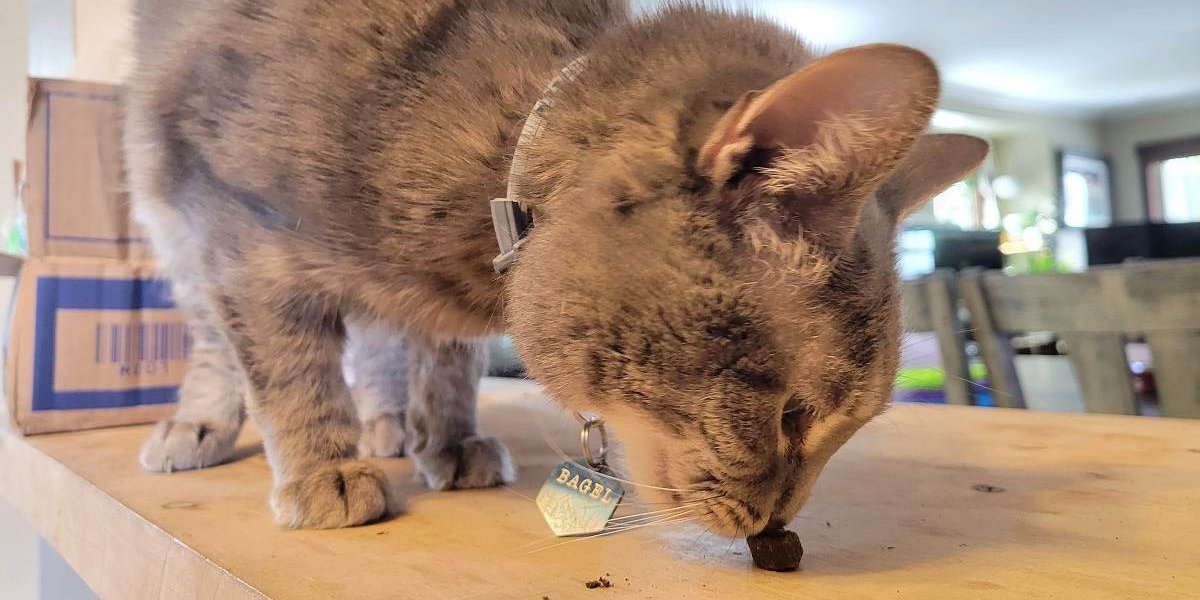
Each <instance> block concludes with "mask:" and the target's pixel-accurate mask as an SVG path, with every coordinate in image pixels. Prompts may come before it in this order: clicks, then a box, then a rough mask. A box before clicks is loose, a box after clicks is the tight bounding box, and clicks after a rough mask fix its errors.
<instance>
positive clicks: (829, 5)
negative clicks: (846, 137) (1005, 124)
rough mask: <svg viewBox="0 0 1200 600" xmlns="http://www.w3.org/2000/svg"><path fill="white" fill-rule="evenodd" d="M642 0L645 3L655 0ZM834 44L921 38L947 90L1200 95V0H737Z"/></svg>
mask: <svg viewBox="0 0 1200 600" xmlns="http://www.w3.org/2000/svg"><path fill="white" fill-rule="evenodd" d="M654 3H655V2H654V0H648V2H647V4H651V5H652V4H654ZM737 4H740V5H744V6H750V7H752V8H753V9H754V10H756V11H759V12H761V13H763V14H766V15H769V16H771V17H773V18H775V19H777V20H779V21H780V22H781V23H783V24H785V25H787V26H789V27H791V28H794V29H796V30H797V31H799V32H800V33H802V34H803V35H804V36H805V37H807V38H808V39H809V40H811V41H812V42H813V43H814V45H816V46H818V47H820V48H825V49H836V48H842V47H846V46H853V45H857V44H866V43H873V42H895V43H902V44H907V45H910V46H914V47H916V48H920V49H921V50H924V51H925V52H927V53H929V54H930V55H931V56H933V57H934V59H936V60H937V61H938V63H939V65H940V67H941V69H942V76H943V80H944V82H945V89H946V94H945V95H946V98H947V99H948V100H950V101H952V102H956V103H966V104H970V105H975V106H982V107H987V108H995V109H1002V110H1021V111H1030V112H1042V113H1052V114H1071V115H1076V116H1085V117H1095V116H1100V115H1105V114H1111V113H1120V112H1127V111H1145V110H1148V109H1149V108H1151V107H1158V106H1162V105H1176V104H1180V105H1181V104H1197V105H1200V0H812V1H809V0H742V1H741V2H737Z"/></svg>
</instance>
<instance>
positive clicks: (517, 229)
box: [491, 56, 585, 273]
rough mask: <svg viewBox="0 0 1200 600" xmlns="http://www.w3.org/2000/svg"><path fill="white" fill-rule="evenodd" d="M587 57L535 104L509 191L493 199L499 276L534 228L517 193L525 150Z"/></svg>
mask: <svg viewBox="0 0 1200 600" xmlns="http://www.w3.org/2000/svg"><path fill="white" fill-rule="evenodd" d="M584 59H585V57H583V56H581V57H579V58H576V59H575V60H573V61H571V62H570V64H568V65H567V66H566V67H563V70H562V71H561V72H559V74H558V77H555V78H554V81H551V82H550V85H548V86H546V89H545V90H544V91H543V92H542V97H541V98H540V99H539V100H538V101H537V103H536V104H534V105H533V109H532V110H530V111H529V115H528V116H527V117H525V124H524V125H523V126H522V127H521V135H519V136H518V137H517V146H516V148H514V149H513V157H512V165H511V166H510V167H509V170H508V190H507V191H506V192H505V197H504V198H496V199H495V200H492V203H491V208H492V227H493V228H494V229H495V230H496V244H497V245H499V246H500V254H499V255H498V256H496V258H494V259H492V268H494V269H495V270H496V272H497V273H503V272H505V271H507V270H508V268H509V267H510V266H512V263H513V261H514V260H516V258H517V251H518V250H520V249H521V244H522V243H524V241H525V235H526V234H528V233H529V228H530V227H532V226H533V209H531V208H530V207H529V205H528V204H526V203H525V202H522V201H521V194H520V193H519V192H518V190H517V185H516V180H517V178H518V177H520V176H521V175H524V174H525V150H526V148H528V146H529V144H530V143H532V142H533V141H534V140H536V139H537V138H538V136H539V135H541V133H542V127H543V126H544V125H545V117H544V116H543V113H544V112H545V111H546V109H547V108H549V107H550V106H552V105H553V101H552V97H553V96H554V95H555V94H557V93H558V89H559V86H561V85H562V84H563V83H565V82H568V81H571V80H573V79H575V77H577V76H578V75H579V72H580V71H581V70H583V65H584V62H585V60H584Z"/></svg>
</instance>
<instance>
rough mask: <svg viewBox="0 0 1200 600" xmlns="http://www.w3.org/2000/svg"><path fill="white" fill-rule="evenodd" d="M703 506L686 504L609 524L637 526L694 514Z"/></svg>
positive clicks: (613, 520) (628, 517)
mask: <svg viewBox="0 0 1200 600" xmlns="http://www.w3.org/2000/svg"><path fill="white" fill-rule="evenodd" d="M702 504H703V503H696V504H685V505H682V506H676V507H675V508H664V509H662V510H655V511H650V512H644V513H639V514H634V515H625V516H623V517H616V518H613V519H609V522H608V524H609V525H633V524H637V523H639V522H644V521H650V520H653V519H657V518H661V517H665V516H672V515H674V514H677V513H678V514H683V513H688V512H692V511H694V510H695V509H696V508H698V507H699V506H701V505H702Z"/></svg>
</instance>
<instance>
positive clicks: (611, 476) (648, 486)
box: [536, 419, 707, 494]
mask: <svg viewBox="0 0 1200 600" xmlns="http://www.w3.org/2000/svg"><path fill="white" fill-rule="evenodd" d="M536 420H537V422H538V429H540V430H541V434H542V439H543V440H545V442H546V445H547V446H549V447H550V449H551V450H553V451H554V453H555V454H557V455H558V456H559V458H562V459H563V460H564V461H565V462H568V463H570V464H572V465H575V466H576V467H579V468H580V469H584V470H586V471H588V472H591V473H598V474H600V475H604V476H605V477H608V478H609V479H612V480H614V481H619V482H621V483H624V484H628V485H632V486H637V487H642V488H646V489H652V490H659V491H663V492H677V493H680V494H694V493H698V492H703V491H707V490H688V489H681V488H671V487H664V486H658V485H651V484H648V483H640V482H637V481H633V480H631V479H625V478H622V477H617V476H616V475H615V473H614V474H609V473H599V472H598V471H596V470H595V469H593V468H592V467H591V466H589V465H586V464H583V463H581V462H579V461H578V460H576V459H574V458H572V457H571V456H569V455H567V453H566V452H565V451H563V449H562V448H561V447H560V446H559V445H558V444H557V443H555V441H554V439H553V438H552V437H551V436H550V432H549V431H547V430H546V423H545V422H544V421H542V420H541V419H536Z"/></svg>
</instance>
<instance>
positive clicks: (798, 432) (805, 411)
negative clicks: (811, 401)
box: [781, 394, 812, 448]
mask: <svg viewBox="0 0 1200 600" xmlns="http://www.w3.org/2000/svg"><path fill="white" fill-rule="evenodd" d="M782 419H783V421H782V423H781V426H782V429H783V435H784V436H785V437H786V438H787V439H788V442H789V443H790V444H791V445H792V446H793V447H796V448H798V447H800V446H801V445H802V444H803V443H804V434H805V433H807V432H808V428H809V426H810V425H811V424H812V411H811V410H810V409H809V408H808V407H807V406H805V405H804V403H803V402H801V401H800V397H799V396H797V395H795V394H792V397H791V398H789V399H788V402H787V404H785V405H784V407H783V417H782Z"/></svg>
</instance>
